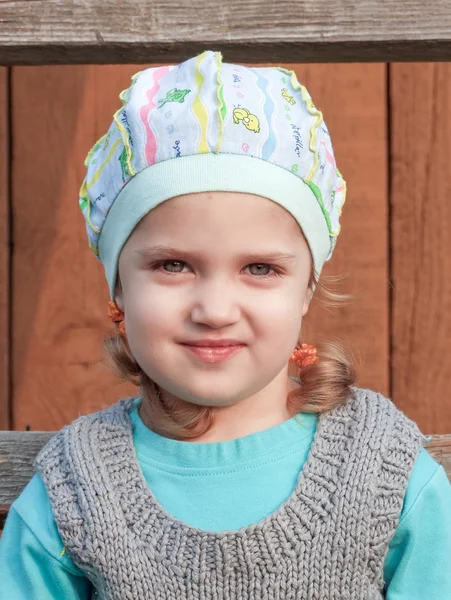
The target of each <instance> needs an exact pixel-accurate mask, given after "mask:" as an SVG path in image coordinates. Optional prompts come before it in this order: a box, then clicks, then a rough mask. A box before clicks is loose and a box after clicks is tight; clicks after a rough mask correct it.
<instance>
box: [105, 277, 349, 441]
mask: <svg viewBox="0 0 451 600" xmlns="http://www.w3.org/2000/svg"><path fill="white" fill-rule="evenodd" d="M322 278H323V280H328V281H330V282H337V281H338V280H339V279H341V277H339V276H338V277H337V276H325V275H323V277H322ZM312 285H314V286H315V288H316V289H317V290H318V292H319V295H320V297H319V298H318V303H319V304H320V305H321V306H322V307H323V308H326V309H327V308H328V307H331V306H333V307H335V306H343V305H344V304H348V303H349V301H350V300H351V299H352V295H349V294H340V293H337V292H334V291H331V290H329V289H327V288H326V286H325V285H324V283H323V282H320V281H319V280H318V279H317V278H316V276H315V274H312V276H311V278H310V283H309V286H310V287H311V288H312ZM118 286H120V281H119V279H118ZM314 297H316V294H315V296H314ZM303 325H304V322H303ZM300 337H301V338H302V332H301V336H300ZM316 347H317V356H318V360H317V361H316V362H315V363H313V364H310V365H308V366H306V367H304V368H303V369H300V368H299V367H298V366H296V365H293V364H290V365H289V370H288V372H289V374H291V375H293V376H295V377H299V378H300V379H301V386H300V387H299V388H298V389H296V390H293V391H291V392H289V394H288V398H287V407H288V409H289V412H290V413H291V414H292V416H295V415H296V414H297V413H298V412H300V411H303V412H309V413H318V414H319V413H323V412H326V411H328V410H331V409H332V408H334V407H336V406H339V405H340V404H343V403H344V402H346V400H347V399H348V398H349V395H350V391H351V390H350V388H351V386H353V385H355V382H356V378H357V367H356V362H355V358H354V356H353V354H352V352H351V351H350V350H349V349H345V348H344V346H343V345H342V344H341V343H340V342H330V341H329V342H321V343H318V344H316ZM104 348H105V350H106V354H107V358H108V359H109V361H110V363H111V364H112V366H113V369H114V371H115V373H116V374H117V375H118V376H119V377H120V378H121V379H123V380H125V381H130V382H132V383H133V384H134V385H136V386H139V387H140V389H141V396H142V397H143V398H146V400H147V401H148V407H149V410H148V412H147V414H146V416H147V417H148V419H149V421H150V425H151V428H152V430H153V431H155V432H156V433H158V434H160V435H163V436H165V437H168V438H172V439H176V440H193V439H195V438H197V437H199V436H201V435H203V434H205V433H206V432H207V431H208V430H209V429H210V428H211V426H212V425H213V423H214V407H210V406H200V405H197V404H193V403H190V402H182V401H168V400H166V399H165V398H163V397H162V396H160V392H159V389H158V386H157V385H156V383H155V382H154V381H152V380H151V379H150V378H149V377H148V376H147V375H146V373H144V371H143V370H142V369H141V367H140V366H139V365H138V363H137V362H136V360H135V359H134V357H133V355H132V353H131V350H130V347H129V345H128V342H127V339H126V337H123V336H122V335H120V334H119V332H116V333H113V334H112V335H110V336H109V337H108V338H107V339H106V340H105V341H104Z"/></svg>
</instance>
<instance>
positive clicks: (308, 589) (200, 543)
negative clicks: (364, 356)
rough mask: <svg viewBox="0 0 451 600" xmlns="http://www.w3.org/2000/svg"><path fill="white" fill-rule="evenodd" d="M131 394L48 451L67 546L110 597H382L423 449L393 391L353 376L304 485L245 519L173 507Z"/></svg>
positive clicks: (326, 419) (50, 486)
mask: <svg viewBox="0 0 451 600" xmlns="http://www.w3.org/2000/svg"><path fill="white" fill-rule="evenodd" d="M132 402H133V398H127V399H123V400H120V401H119V402H117V403H116V404H114V405H113V406H111V407H109V408H107V409H105V410H103V411H100V412H97V413H93V414H90V415H86V416H82V417H80V418H78V419H77V420H76V421H74V422H73V423H72V424H71V425H69V426H67V427H65V428H64V429H62V430H61V431H59V432H58V433H57V434H56V435H55V436H54V437H53V438H52V439H51V440H50V441H49V442H48V443H47V444H46V446H45V447H44V448H43V449H42V450H41V452H40V453H39V455H38V457H37V459H36V463H35V466H36V469H37V471H38V472H39V473H40V475H41V477H42V479H43V481H44V484H45V487H46V489H47V493H48V496H49V499H50V502H51V505H52V510H53V514H54V518H55V521H56V524H57V527H58V531H59V533H60V535H61V538H62V540H63V543H64V544H65V547H66V549H67V552H68V553H69V555H70V556H71V557H72V559H73V561H74V563H75V564H76V565H77V566H78V567H79V568H81V569H82V570H83V571H84V572H85V574H86V576H87V577H88V578H89V579H90V580H91V582H92V583H93V585H94V586H95V588H96V590H97V594H98V597H99V598H101V599H104V600H124V599H125V598H127V599H134V600H157V599H158V600H173V599H177V600H185V599H186V600H193V599H199V600H200V599H202V600H210V599H212V600H213V599H215V600H232V599H233V600H251V599H252V600H262V599H265V600H294V599H302V600H345V599H352V600H379V599H381V598H384V582H383V566H384V559H385V557H386V554H387V551H388V545H389V543H390V541H391V539H392V537H393V535H394V533H395V531H396V527H397V524H398V522H399V517H400V514H401V510H402V505H403V500H404V495H405V491H406V489H407V483H408V478H409V475H410V472H411V469H412V467H413V464H414V462H415V459H416V457H417V455H418V453H419V451H420V449H421V446H422V442H423V436H422V434H421V432H420V430H419V429H418V427H417V425H416V424H415V423H414V422H413V421H411V420H410V419H409V418H408V417H407V416H406V415H404V414H403V413H402V412H401V411H400V410H399V409H397V408H396V407H395V405H394V404H393V403H392V402H391V400H389V399H387V398H385V397H384V396H382V395H380V394H377V393H375V392H372V391H370V390H363V389H359V388H353V389H352V394H351V396H350V397H349V399H348V401H347V402H346V403H345V404H343V405H341V406H339V407H337V408H334V409H332V410H331V411H329V412H327V413H324V414H322V415H320V416H319V420H318V427H317V430H316V433H315V436H314V440H313V443H312V446H311V448H310V451H309V454H308V457H307V460H306V462H305V464H304V467H303V469H302V470H301V472H300V474H299V478H298V481H297V484H296V487H295V489H294V491H293V493H292V494H291V495H290V497H289V498H288V500H287V501H286V502H284V503H283V504H282V505H281V506H280V507H279V508H278V509H277V510H276V511H275V512H273V513H272V514H270V515H269V516H268V517H266V518H265V519H263V520H261V521H259V522H258V523H255V524H252V525H250V526H247V527H243V528H242V529H240V530H238V531H227V532H211V531H204V530H200V529H197V528H195V527H191V526H189V525H187V524H185V523H183V522H181V521H179V520H177V519H175V518H173V517H172V516H171V515H170V514H169V513H167V512H166V510H165V509H164V508H163V507H162V506H161V505H160V504H159V502H158V501H157V500H156V498H155V497H154V496H153V494H152V491H151V490H150V489H149V486H148V484H147V482H146V480H145V479H144V476H143V474H142V471H141V469H140V466H139V463H138V461H137V458H136V453H135V448H134V446H133V437H132V423H131V420H130V416H129V410H130V408H131V404H132Z"/></svg>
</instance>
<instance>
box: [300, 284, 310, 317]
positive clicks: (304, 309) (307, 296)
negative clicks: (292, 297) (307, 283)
mask: <svg viewBox="0 0 451 600" xmlns="http://www.w3.org/2000/svg"><path fill="white" fill-rule="evenodd" d="M312 298H313V291H312V289H311V288H309V287H308V288H307V290H306V292H305V297H304V303H303V305H302V316H303V317H305V315H306V314H307V313H308V309H309V306H310V302H311V301H312Z"/></svg>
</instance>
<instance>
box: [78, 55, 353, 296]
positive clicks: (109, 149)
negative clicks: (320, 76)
mask: <svg viewBox="0 0 451 600" xmlns="http://www.w3.org/2000/svg"><path fill="white" fill-rule="evenodd" d="M119 97H120V100H121V101H122V107H121V108H120V109H119V110H118V111H117V112H116V113H115V115H114V117H113V121H112V123H111V126H110V128H109V130H108V132H107V133H106V134H105V135H104V136H103V137H102V138H101V139H100V140H99V141H98V142H97V143H96V144H95V145H94V147H93V148H92V149H91V150H90V152H89V153H88V155H87V157H86V160H85V165H86V167H87V174H86V177H85V179H84V181H83V184H82V186H81V189H80V207H81V210H82V212H83V215H84V217H85V219H86V229H87V232H88V238H89V245H90V248H91V250H92V251H93V252H94V254H95V255H96V256H97V258H99V259H100V261H101V262H102V264H103V265H104V268H105V273H106V278H107V281H108V286H109V290H110V297H111V299H114V295H115V285H116V278H117V265H118V261H119V256H120V253H121V250H122V248H123V246H124V244H125V242H126V241H127V239H128V237H129V236H130V234H131V233H132V231H133V230H134V228H135V227H136V225H137V224H138V223H139V222H140V220H141V219H142V218H143V217H144V216H145V215H146V214H147V213H148V212H149V211H150V210H152V209H153V208H155V207H156V206H157V205H158V204H160V203H162V202H164V201H165V200H169V199H170V198H173V197H175V196H179V195H182V194H189V193H195V192H206V191H229V192H246V193H249V194H256V195H259V196H263V197H265V198H268V199H270V200H273V201H274V202H276V203H277V204H279V205H281V206H282V207H283V208H285V209H286V210H287V211H288V212H290V213H291V214H292V215H293V217H294V218H295V219H296V221H297V222H298V224H299V226H300V228H301V229H302V231H303V233H304V236H305V238H306V240H307V243H308V245H309V247H310V250H311V253H312V257H313V264H314V268H315V271H316V274H317V276H319V274H320V273H321V270H322V267H323V264H324V262H325V261H327V260H329V259H330V257H331V255H332V252H333V250H334V247H335V243H336V240H337V236H338V234H339V231H340V224H339V220H340V214H341V210H342V206H343V204H344V202H345V197H346V184H345V181H344V180H343V177H342V176H341V174H340V172H339V171H338V169H337V167H336V163H335V158H334V153H333V149H332V144H331V140H330V136H329V131H328V129H327V127H326V124H325V122H324V120H323V116H322V113H321V112H320V111H319V110H318V109H317V108H315V106H314V104H313V102H312V99H311V97H310V95H309V93H308V92H307V90H306V88H305V87H304V86H303V85H301V84H300V83H299V82H298V81H297V78H296V75H295V73H294V71H288V70H286V69H283V68H281V67H259V68H256V67H255V68H254V67H245V66H243V65H235V64H228V63H224V62H222V56H221V54H220V53H219V52H213V51H206V52H203V53H202V54H200V55H199V56H196V57H194V58H190V59H189V60H186V61H185V62H183V63H181V64H179V65H176V66H163V67H151V68H148V69H145V70H143V71H140V72H138V73H136V74H135V75H133V77H132V83H131V85H130V87H129V88H127V89H126V90H124V91H123V92H121V94H120V96H119Z"/></svg>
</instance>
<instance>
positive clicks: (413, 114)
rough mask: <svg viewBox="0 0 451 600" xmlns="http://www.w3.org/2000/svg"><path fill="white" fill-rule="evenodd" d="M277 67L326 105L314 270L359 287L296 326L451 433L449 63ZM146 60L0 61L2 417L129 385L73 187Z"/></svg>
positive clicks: (34, 425) (27, 418)
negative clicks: (329, 197) (334, 344)
mask: <svg viewBox="0 0 451 600" xmlns="http://www.w3.org/2000/svg"><path fill="white" fill-rule="evenodd" d="M287 66H289V68H294V69H295V70H296V72H297V75H298V78H299V79H300V81H302V82H303V83H305V85H306V86H307V88H308V89H309V91H310V93H311V95H312V97H313V99H314V102H315V104H316V105H317V106H318V107H319V108H320V109H321V110H322V111H323V112H324V115H325V119H326V122H327V124H328V126H329V129H330V131H331V134H332V139H333V141H334V148H335V152H336V155H337V162H338V165H339V168H340V170H341V171H342V173H343V174H344V176H345V178H346V180H347V184H348V199H347V203H346V205H345V207H344V211H343V229H342V233H341V235H340V238H339V241H338V245H337V248H336V251H335V254H334V257H333V259H332V261H331V262H330V263H329V264H328V265H327V267H326V269H325V271H324V272H325V273H327V274H344V275H347V277H346V279H345V280H344V283H343V284H341V285H340V286H339V288H336V289H339V290H340V291H343V292H350V293H354V294H355V299H354V301H353V302H352V303H351V304H349V305H347V306H345V307H341V308H338V309H337V308H335V309H330V310H329V311H327V310H324V309H322V308H321V307H319V306H318V305H317V306H314V307H313V309H312V311H311V314H310V315H309V317H310V318H309V323H308V329H307V331H308V332H310V334H311V336H314V337H321V338H326V339H335V338H340V339H342V340H348V344H349V346H350V347H351V348H352V349H353V350H354V352H355V353H356V354H357V356H358V358H359V361H360V363H361V365H360V376H359V384H360V385H362V386H364V387H371V388H373V389H375V390H377V391H380V392H382V393H385V394H388V395H391V397H392V398H393V400H394V401H395V403H396V404H397V405H398V406H399V407H400V408H402V409H403V410H404V411H405V412H406V414H408V415H409V416H410V417H411V418H413V419H414V420H416V421H417V423H418V424H419V426H420V428H421V429H422V430H423V432H424V433H435V434H441V433H449V432H451V409H450V408H449V402H448V389H449V388H450V387H451V368H450V365H451V362H450V361H449V360H448V339H449V337H450V335H451V310H450V309H451V282H450V281H449V277H448V272H449V270H450V267H451V259H450V258H449V256H450V251H451V239H450V236H449V234H448V231H449V230H450V226H451V202H450V201H449V193H448V192H449V187H450V186H451V169H450V168H449V167H448V164H447V162H448V160H449V157H450V152H449V151H448V150H449V149H450V148H449V147H450V145H451V117H449V116H448V113H449V110H450V108H451V85H450V83H448V81H450V77H449V75H450V69H451V66H450V65H447V64H442V63H433V64H429V63H419V64H410V63H406V64H393V65H387V64H382V63H374V64H358V63H357V64H333V65H331V64H309V65H287ZM143 68H145V67H144V66H143V65H115V66H112V65H106V66H104V65H96V66H91V65H88V66H86V65H84V66H47V67H44V66H40V67H36V66H27V67H21V66H19V67H12V68H8V69H7V68H2V69H1V68H0V241H1V245H0V381H1V383H0V428H5V429H6V428H12V429H18V430H23V429H31V430H56V429H59V428H61V427H62V426H63V425H65V424H66V423H68V422H70V421H71V420H72V419H74V418H76V417H77V416H78V415H79V414H83V413H87V412H92V411H94V410H98V409H100V408H102V407H104V406H106V405H108V404H110V403H112V402H114V401H116V400H117V399H118V398H119V397H121V396H124V395H128V394H134V393H136V389H135V388H133V387H132V386H131V385H129V384H124V383H122V382H120V381H118V380H117V378H116V377H115V376H114V375H113V374H112V373H111V372H110V371H109V369H108V366H107V364H106V362H105V361H104V359H103V350H102V338H103V336H104V335H106V334H107V333H108V332H109V331H110V330H111V324H110V321H109V319H108V317H107V310H106V309H107V302H108V292H107V284H106V280H105V278H104V275H103V269H102V267H101V265H100V263H98V262H97V261H96V260H95V258H94V257H93V255H92V254H91V252H90V251H89V248H88V245H87V240H86V233H85V229H84V221H83V219H82V216H81V214H80V212H79V207H78V191H79V187H80V184H81V182H82V180H83V177H84V172H85V167H84V165H83V160H84V158H85V156H86V153H87V151H88V150H89V149H90V148H91V146H92V145H93V143H94V142H95V141H96V140H97V139H98V138H99V137H100V136H101V135H103V134H104V133H105V131H106V129H107V127H108V126H109V123H110V121H111V118H112V115H113V113H114V112H115V110H116V109H117V108H118V107H119V106H120V101H119V98H118V96H119V92H120V91H122V90H123V89H125V88H126V87H128V86H129V84H130V77H131V75H132V74H133V73H135V72H136V71H139V70H142V69H143ZM8 240H10V243H9V241H8Z"/></svg>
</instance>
